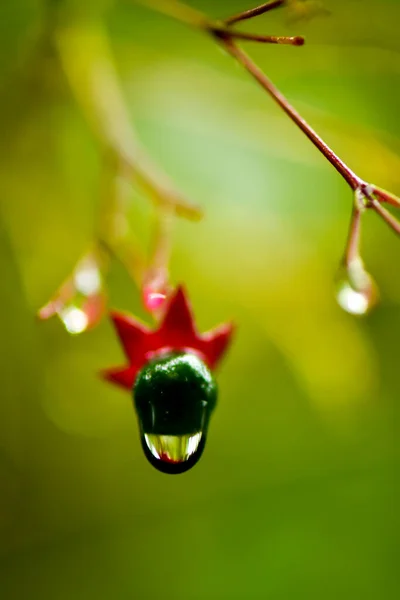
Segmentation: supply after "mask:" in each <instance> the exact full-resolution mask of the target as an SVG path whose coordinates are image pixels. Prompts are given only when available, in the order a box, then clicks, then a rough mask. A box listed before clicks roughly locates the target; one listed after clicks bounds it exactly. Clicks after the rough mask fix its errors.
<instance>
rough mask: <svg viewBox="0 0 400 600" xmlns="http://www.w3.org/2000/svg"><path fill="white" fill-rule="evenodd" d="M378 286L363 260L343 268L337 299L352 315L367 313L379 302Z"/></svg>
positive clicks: (340, 274)
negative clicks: (365, 267)
mask: <svg viewBox="0 0 400 600" xmlns="http://www.w3.org/2000/svg"><path fill="white" fill-rule="evenodd" d="M377 299H378V292H377V287H376V284H375V282H374V280H373V279H372V277H371V275H370V274H369V273H368V272H367V271H366V270H365V269H364V266H363V263H362V261H361V260H357V261H353V263H352V264H351V265H350V266H349V267H348V268H347V269H341V271H340V273H339V277H338V284H337V292H336V300H337V302H338V304H339V306H340V307H341V308H343V310H345V311H346V312H348V313H349V314H351V315H359V316H362V315H365V314H367V313H368V312H369V311H370V310H371V309H372V308H373V307H374V306H375V304H376V303H377Z"/></svg>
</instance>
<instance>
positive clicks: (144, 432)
mask: <svg viewBox="0 0 400 600" xmlns="http://www.w3.org/2000/svg"><path fill="white" fill-rule="evenodd" d="M133 394H134V403H135V408H136V412H137V416H138V420H139V427H140V431H141V442H142V447H143V451H144V453H145V456H146V458H147V459H148V461H149V462H150V463H151V464H152V465H153V466H154V467H155V468H156V469H158V470H159V471H162V472H164V473H169V474H178V473H183V472H184V471H187V470H189V469H190V468H192V467H193V466H194V465H195V464H196V463H197V461H198V460H199V458H200V457H201V455H202V453H203V450H204V446H205V442H206V436H207V429H208V424H209V420H210V416H211V413H212V411H213V409H214V407H215V405H216V401H217V387H216V383H215V380H214V378H213V376H212V374H211V371H210V370H209V369H208V367H207V366H206V364H205V363H204V362H203V361H202V360H201V359H200V358H199V357H198V356H196V355H195V354H191V353H190V352H181V353H172V352H171V353H168V354H164V355H162V356H159V357H156V358H153V359H152V360H150V361H149V362H148V363H147V364H146V365H145V366H144V367H143V368H142V370H141V371H140V372H139V373H138V376H137V378H136V381H135V385H134V388H133Z"/></svg>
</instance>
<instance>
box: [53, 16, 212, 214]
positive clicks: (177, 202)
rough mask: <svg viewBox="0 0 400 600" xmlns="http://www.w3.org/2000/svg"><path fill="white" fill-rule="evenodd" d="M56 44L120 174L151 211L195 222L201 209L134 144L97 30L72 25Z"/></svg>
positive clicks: (61, 32) (78, 97)
mask: <svg viewBox="0 0 400 600" xmlns="http://www.w3.org/2000/svg"><path fill="white" fill-rule="evenodd" d="M55 41H56V45H57V48H58V51H59V55H60V59H61V63H62V66H63V68H64V71H65V74H66V76H67V78H68V80H69V83H70V86H71V89H72V91H73V93H74V95H75V98H76V100H77V101H78V103H79V105H80V106H81V108H82V110H83V112H84V114H85V115H86V117H87V119H88V121H89V123H90V124H91V126H92V128H93V130H94V132H95V134H96V135H97V137H98V139H99V141H100V142H101V143H102V145H103V147H104V148H105V149H106V150H108V151H109V152H110V154H111V155H113V156H114V158H115V160H116V161H118V162H119V163H120V164H121V165H123V166H124V169H123V171H124V174H125V175H126V176H129V178H130V179H131V180H132V179H134V180H135V181H136V182H137V183H138V184H139V185H140V186H141V187H142V188H143V189H144V190H145V191H146V192H147V193H148V194H149V196H150V197H151V199H152V200H153V202H154V203H155V204H156V205H161V206H164V205H172V206H174V207H175V210H176V212H177V213H178V214H179V215H181V216H185V217H187V218H190V219H193V220H198V219H199V218H200V217H201V210H200V208H199V207H198V206H196V205H195V204H192V203H191V202H189V201H188V200H186V198H184V197H183V196H182V195H181V194H180V193H179V192H177V191H176V190H175V189H174V188H173V186H172V183H171V182H170V181H169V179H168V178H167V176H166V175H165V174H164V173H162V172H161V171H160V170H159V169H158V167H156V165H154V164H153V163H152V162H151V161H150V159H149V158H148V157H147V156H146V154H145V153H144V152H143V150H142V148H141V147H140V145H139V143H138V142H137V140H136V136H135V132H134V130H133V127H132V124H131V120H130V117H129V114H128V111H127V108H126V105H125V101H124V99H123V96H122V93H121V90H120V86H119V83H118V77H117V75H116V73H115V69H114V65H113V62H112V58H111V52H110V49H109V45H108V41H107V37H106V35H105V34H104V32H103V30H102V28H101V26H100V25H94V26H93V27H92V28H91V29H89V28H88V27H87V26H86V27H80V26H79V25H71V26H69V27H65V28H62V29H59V30H58V31H57V32H56V35H55Z"/></svg>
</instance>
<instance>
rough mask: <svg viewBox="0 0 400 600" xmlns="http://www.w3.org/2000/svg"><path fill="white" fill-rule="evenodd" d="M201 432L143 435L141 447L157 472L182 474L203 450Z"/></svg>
mask: <svg viewBox="0 0 400 600" xmlns="http://www.w3.org/2000/svg"><path fill="white" fill-rule="evenodd" d="M203 442H204V436H203V433H202V432H199V433H194V434H190V435H156V434H146V433H145V434H144V435H143V437H142V446H143V449H144V452H145V454H146V456H147V458H148V460H149V461H150V462H151V464H153V465H154V466H155V467H156V468H157V469H158V470H159V471H163V472H164V473H170V474H178V473H183V472H184V471H187V470H188V469H190V468H191V467H192V466H193V465H194V464H195V463H196V462H197V461H198V460H199V458H200V456H201V454H202V452H203V449H204V443H203Z"/></svg>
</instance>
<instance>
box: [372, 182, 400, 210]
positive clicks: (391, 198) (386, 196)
mask: <svg viewBox="0 0 400 600" xmlns="http://www.w3.org/2000/svg"><path fill="white" fill-rule="evenodd" d="M373 190H374V194H375V196H376V197H377V198H378V199H379V200H380V202H386V203H387V204H390V205H391V206H394V207H395V208H400V198H398V197H397V196H395V194H392V193H391V192H388V191H386V190H384V189H382V188H380V187H377V186H376V185H374V186H373Z"/></svg>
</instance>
